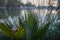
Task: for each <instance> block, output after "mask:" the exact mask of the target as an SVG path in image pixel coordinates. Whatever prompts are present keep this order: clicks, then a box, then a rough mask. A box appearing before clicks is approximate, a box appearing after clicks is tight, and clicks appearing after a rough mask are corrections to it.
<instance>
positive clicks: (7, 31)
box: [0, 23, 12, 37]
mask: <svg viewBox="0 0 60 40" xmlns="http://www.w3.org/2000/svg"><path fill="white" fill-rule="evenodd" d="M0 29H1V32H2V33H3V34H4V35H6V36H8V37H12V34H11V29H10V28H9V26H8V25H4V24H3V23H0Z"/></svg>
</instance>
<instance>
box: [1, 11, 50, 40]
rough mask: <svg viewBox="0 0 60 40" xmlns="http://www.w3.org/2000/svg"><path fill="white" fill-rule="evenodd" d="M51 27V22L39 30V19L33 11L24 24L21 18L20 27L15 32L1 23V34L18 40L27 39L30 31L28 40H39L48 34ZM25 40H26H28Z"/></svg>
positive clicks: (29, 13)
mask: <svg viewBox="0 0 60 40" xmlns="http://www.w3.org/2000/svg"><path fill="white" fill-rule="evenodd" d="M49 26H50V22H49V23H47V24H46V25H44V27H43V28H41V29H39V30H38V18H37V16H36V15H35V14H34V13H33V11H31V10H29V11H28V17H27V18H26V20H25V21H24V22H22V19H20V18H19V26H18V27H17V30H16V31H15V32H12V31H11V28H10V26H9V25H5V24H3V23H0V29H1V32H2V33H3V34H4V35H6V36H7V37H10V38H15V39H17V40H19V39H21V38H23V37H24V38H25V37H26V35H25V34H26V32H27V31H29V32H28V34H27V35H29V39H28V40H38V39H39V38H41V37H42V36H43V35H44V34H45V33H46V31H47V30H48V27H49ZM26 29H28V30H26ZM24 40H26V38H25V39H24Z"/></svg>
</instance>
